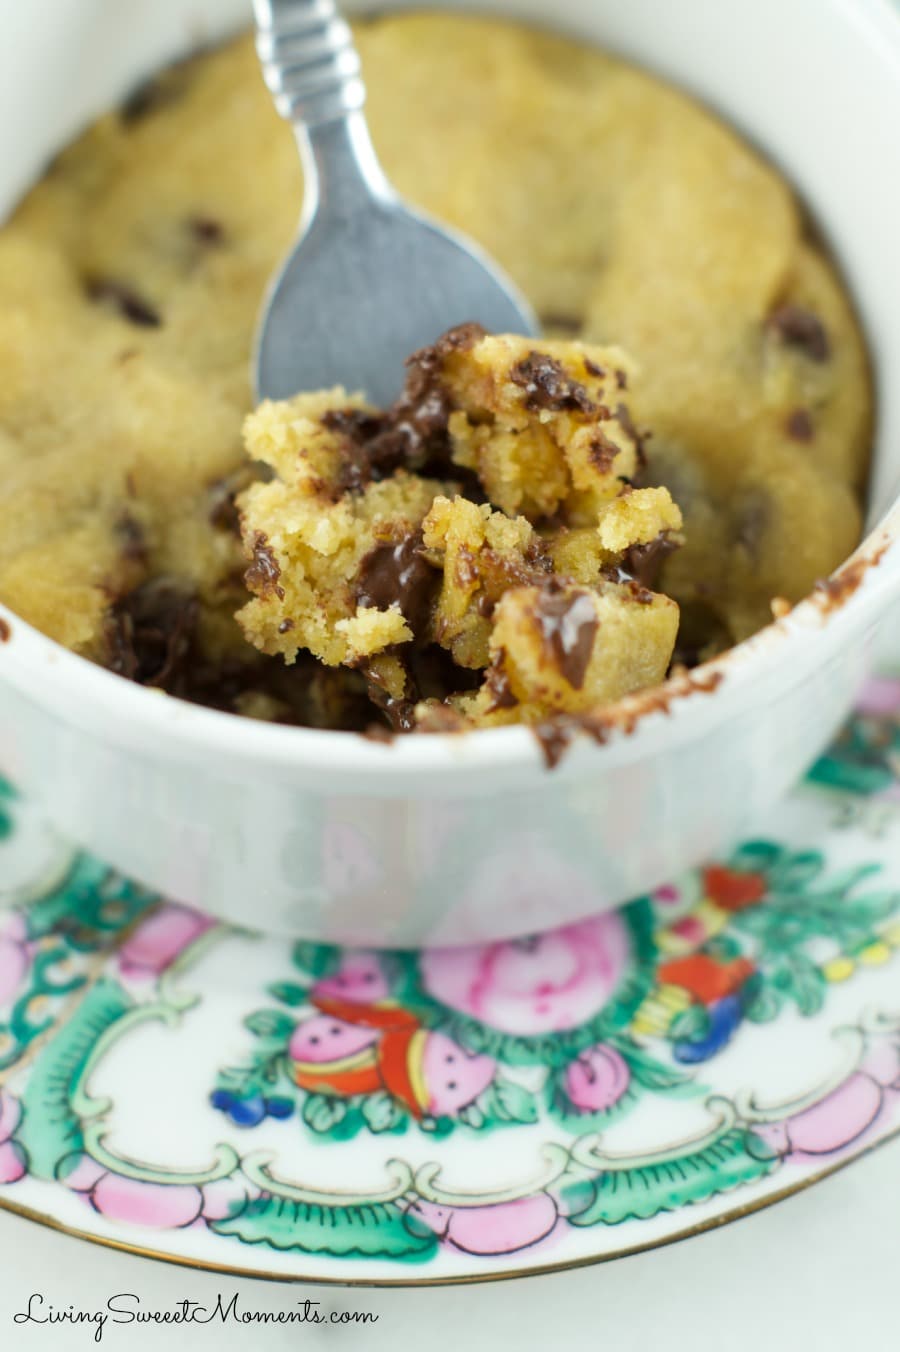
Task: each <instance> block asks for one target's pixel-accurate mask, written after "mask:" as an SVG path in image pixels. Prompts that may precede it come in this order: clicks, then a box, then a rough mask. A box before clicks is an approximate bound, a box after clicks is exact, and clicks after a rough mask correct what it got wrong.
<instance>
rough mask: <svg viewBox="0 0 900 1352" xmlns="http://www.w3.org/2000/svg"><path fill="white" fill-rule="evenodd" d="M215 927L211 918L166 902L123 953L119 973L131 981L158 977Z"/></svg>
mask: <svg viewBox="0 0 900 1352" xmlns="http://www.w3.org/2000/svg"><path fill="white" fill-rule="evenodd" d="M215 923H216V922H215V921H214V920H213V919H212V918H211V917H210V916H208V915H203V913H202V912H201V911H194V910H192V909H191V908H190V907H189V906H180V905H179V904H178V903H177V902H174V901H166V902H163V903H162V905H160V906H157V907H156V908H155V909H154V910H153V911H151V913H150V915H148V916H147V918H146V920H143V921H142V922H141V923H140V924H139V925H138V927H137V929H136V930H135V931H134V933H133V934H130V935H129V936H128V938H127V939H126V940H125V942H124V944H123V945H122V947H121V948H120V949H119V970H120V971H121V973H122V975H123V976H129V977H154V976H158V975H159V973H160V972H163V971H165V969H166V968H167V967H170V966H171V965H172V963H173V962H174V961H175V959H176V958H177V957H178V956H179V954H181V953H183V952H184V950H185V949H186V948H189V947H190V946H191V944H192V943H194V942H195V941H196V940H197V939H199V938H200V936H201V934H205V933H206V931H207V930H208V929H211V928H212V926H213V925H214V924H215Z"/></svg>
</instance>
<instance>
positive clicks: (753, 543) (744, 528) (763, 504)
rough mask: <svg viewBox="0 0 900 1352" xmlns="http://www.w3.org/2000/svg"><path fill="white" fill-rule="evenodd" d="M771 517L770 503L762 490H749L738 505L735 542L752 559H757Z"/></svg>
mask: <svg viewBox="0 0 900 1352" xmlns="http://www.w3.org/2000/svg"><path fill="white" fill-rule="evenodd" d="M771 516H772V501H771V498H770V497H769V495H768V494H767V493H764V492H763V491H762V489H751V490H750V491H749V492H747V493H746V494H745V495H744V498H743V501H741V502H739V503H738V506H737V512H736V517H737V521H736V529H735V540H736V542H737V543H738V544H739V545H740V546H741V547H742V548H743V549H745V550H746V552H747V553H748V554H749V555H750V557H751V558H752V559H756V558H758V557H759V552H760V545H761V544H762V537H763V534H764V533H765V530H766V527H767V526H768V524H769V521H770V520H771Z"/></svg>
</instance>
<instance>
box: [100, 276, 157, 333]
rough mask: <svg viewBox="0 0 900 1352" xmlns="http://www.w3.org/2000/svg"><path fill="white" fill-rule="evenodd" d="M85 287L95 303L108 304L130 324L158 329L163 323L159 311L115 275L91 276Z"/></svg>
mask: <svg viewBox="0 0 900 1352" xmlns="http://www.w3.org/2000/svg"><path fill="white" fill-rule="evenodd" d="M84 289H85V294H86V295H87V297H88V299H89V300H91V301H93V302H94V304H95V305H106V306H108V307H109V308H110V309H112V310H115V311H116V312H117V313H118V315H119V317H120V318H121V319H126V320H127V321H128V323H129V324H136V325H137V327H138V328H142V329H158V328H160V327H161V325H162V317H161V316H160V314H159V312H158V311H157V310H155V309H154V308H153V306H152V305H151V304H150V302H149V301H147V300H145V299H144V298H143V296H139V295H138V293H137V292H136V291H134V290H132V288H131V287H130V286H126V285H125V283H124V282H118V281H116V280H115V278H113V277H89V278H88V279H87V281H86V282H85V285H84Z"/></svg>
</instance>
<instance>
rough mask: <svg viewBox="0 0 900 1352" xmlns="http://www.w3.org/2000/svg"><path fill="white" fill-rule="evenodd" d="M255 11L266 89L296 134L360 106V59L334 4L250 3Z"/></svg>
mask: <svg viewBox="0 0 900 1352" xmlns="http://www.w3.org/2000/svg"><path fill="white" fill-rule="evenodd" d="M253 8H254V11H255V14H256V25H257V38H256V49H257V51H258V53H259V59H260V61H261V62H262V68H263V74H264V76H265V81H266V84H267V85H268V87H269V90H270V91H271V93H272V95H273V97H274V99H275V106H276V108H277V109H278V111H279V113H280V114H281V116H282V117H283V118H286V119H287V121H288V122H291V123H293V124H294V127H295V129H296V130H297V131H298V132H301V131H304V130H306V131H310V130H312V129H313V128H316V127H321V126H323V125H324V124H326V123H329V122H334V121H337V120H339V119H343V118H346V117H348V116H349V115H350V114H351V113H355V112H358V111H359V110H360V109H361V108H362V107H363V105H364V104H365V101H366V87H365V85H364V83H363V80H362V76H361V74H360V72H361V64H360V59H359V55H358V53H357V51H356V47H355V45H354V42H353V34H352V33H351V31H350V26H349V24H347V23H345V22H344V20H343V19H342V18H340V16H339V14H338V11H337V6H336V4H335V0H253Z"/></svg>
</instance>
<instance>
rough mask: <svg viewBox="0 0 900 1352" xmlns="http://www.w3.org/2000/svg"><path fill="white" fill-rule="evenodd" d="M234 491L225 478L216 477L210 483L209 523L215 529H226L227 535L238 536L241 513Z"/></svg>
mask: <svg viewBox="0 0 900 1352" xmlns="http://www.w3.org/2000/svg"><path fill="white" fill-rule="evenodd" d="M236 491H237V490H236V489H235V487H234V485H233V484H232V483H231V482H229V480H227V479H217V480H216V481H215V482H214V483H212V484H210V488H209V495H210V499H211V503H210V508H209V524H210V525H211V526H214V527H215V529H216V530H222V531H226V532H227V533H228V534H229V535H234V536H237V537H238V538H240V534H241V514H240V512H239V511H238V509H237V503H236V502H235V495H236Z"/></svg>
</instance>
